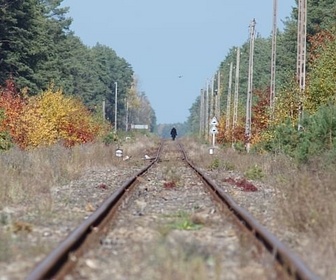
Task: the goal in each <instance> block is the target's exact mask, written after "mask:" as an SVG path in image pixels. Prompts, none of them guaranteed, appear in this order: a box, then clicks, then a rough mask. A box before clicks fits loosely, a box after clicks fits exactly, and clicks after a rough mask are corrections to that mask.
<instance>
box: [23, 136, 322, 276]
mask: <svg viewBox="0 0 336 280" xmlns="http://www.w3.org/2000/svg"><path fill="white" fill-rule="evenodd" d="M178 145H179V147H180V149H181V151H182V154H183V160H185V161H186V163H187V164H188V165H189V166H190V167H191V168H192V169H193V170H194V171H195V172H196V173H197V174H198V175H199V176H200V177H201V179H202V180H203V181H204V182H205V183H206V185H208V186H209V187H210V189H211V192H212V193H213V194H214V195H216V197H217V198H218V199H219V200H220V201H222V202H223V203H225V204H226V205H227V207H228V208H229V209H230V210H231V211H232V213H233V214H234V215H235V216H236V217H237V218H238V219H239V220H240V221H241V223H242V224H244V225H245V227H246V228H247V229H248V230H249V231H250V232H251V233H252V234H253V235H254V236H255V237H256V238H257V239H258V240H259V241H260V242H261V243H262V244H263V245H264V247H265V248H266V249H267V250H268V251H269V252H270V253H271V254H272V255H273V256H274V258H275V260H276V261H277V262H278V263H279V264H280V265H281V266H282V267H284V268H285V269H286V270H287V272H288V274H289V275H290V276H291V277H293V278H294V279H298V280H308V279H309V280H310V279H311V280H313V279H314V280H315V279H319V277H317V276H316V275H315V274H314V273H313V272H312V271H311V270H310V269H309V268H308V267H307V266H306V265H305V264H304V263H303V261H302V260H301V259H300V258H299V257H298V256H297V255H296V254H294V253H293V252H291V251H290V250H289V249H288V248H286V247H285V246H284V245H283V244H282V243H281V242H280V241H279V240H278V239H277V238H276V237H275V236H274V235H272V234H271V233H270V232H268V231H267V229H266V228H264V227H263V226H262V225H260V224H259V222H258V221H257V220H256V219H255V218H254V217H252V216H251V214H249V213H248V212H247V211H246V210H245V209H244V208H242V207H240V206H239V205H238V204H237V203H236V202H235V201H234V200H233V199H232V198H231V197H230V196H229V195H227V194H226V193H225V192H224V191H223V190H222V189H221V188H220V187H219V186H218V185H216V184H215V183H214V182H213V181H212V180H211V179H210V178H209V177H208V176H207V175H205V174H204V173H203V172H202V171H201V170H200V169H199V168H197V167H196V166H195V165H194V164H193V163H192V162H191V161H190V160H189V159H188V157H187V156H186V153H185V151H184V149H183V147H182V145H181V144H180V143H179V142H178ZM162 146H163V142H162V143H161V145H160V148H159V150H158V152H157V155H156V157H155V158H154V160H153V161H152V162H151V163H150V164H149V165H148V166H146V167H145V168H143V169H142V170H140V171H139V172H138V173H137V174H136V175H135V176H134V177H132V178H131V179H130V180H128V181H127V182H125V183H124V184H123V185H122V186H121V187H120V188H119V189H118V190H117V191H116V192H114V193H113V194H112V195H111V196H110V197H109V198H108V199H107V200H106V201H104V203H103V204H102V205H101V206H100V207H99V208H98V209H97V210H96V211H95V212H94V213H93V214H92V215H91V216H90V217H89V218H88V219H87V220H86V221H85V222H83V223H82V224H81V225H80V226H79V227H78V228H77V229H75V230H74V231H73V232H72V233H70V234H69V236H68V237H67V238H66V239H65V240H64V241H63V242H61V243H60V245H59V246H58V247H57V248H55V249H54V250H53V251H52V252H51V253H50V254H49V255H48V256H47V257H46V258H45V259H44V260H42V261H41V262H40V263H39V264H38V265H37V266H36V267H35V269H34V270H33V271H32V272H31V273H30V274H29V275H28V277H27V278H26V279H27V280H39V279H50V278H55V277H56V276H57V277H59V276H60V275H62V276H64V275H65V274H66V273H67V272H68V271H69V270H70V269H71V268H69V264H68V263H69V260H70V259H71V254H72V253H73V252H76V251H77V250H78V249H79V248H80V247H81V246H82V244H84V243H85V241H86V240H87V239H88V238H89V236H90V235H93V234H95V233H96V232H97V230H102V229H101V228H102V227H103V225H104V223H106V220H107V219H108V218H107V216H109V215H111V214H110V213H111V212H113V211H115V210H113V209H116V208H117V206H118V205H119V203H120V201H121V200H122V198H123V197H124V196H125V195H126V194H127V193H128V192H129V190H130V188H131V187H132V186H134V185H135V182H136V181H137V177H139V176H141V175H143V174H144V173H145V172H146V171H147V170H148V169H149V168H150V167H151V166H152V165H153V164H154V163H155V162H157V161H158V160H159V156H160V153H161V150H162Z"/></svg>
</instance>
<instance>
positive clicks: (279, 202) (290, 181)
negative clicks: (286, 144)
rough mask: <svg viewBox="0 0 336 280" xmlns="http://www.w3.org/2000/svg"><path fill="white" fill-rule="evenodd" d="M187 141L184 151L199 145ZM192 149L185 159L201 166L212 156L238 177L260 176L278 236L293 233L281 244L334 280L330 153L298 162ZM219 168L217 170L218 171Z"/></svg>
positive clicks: (335, 190) (335, 218) (335, 223)
mask: <svg viewBox="0 0 336 280" xmlns="http://www.w3.org/2000/svg"><path fill="white" fill-rule="evenodd" d="M186 143H188V144H186V146H187V147H188V149H189V148H192V149H194V148H195V147H196V146H197V145H198V144H197V143H195V142H193V141H192V140H191V139H189V140H188V141H186ZM197 151H198V152H192V153H191V154H189V156H190V158H191V159H192V160H193V161H194V162H195V163H198V164H201V163H202V165H203V166H204V167H206V168H209V166H210V167H211V166H212V164H211V163H212V162H213V161H214V158H216V159H217V161H219V162H217V164H216V165H217V166H220V167H221V168H222V169H225V170H226V171H229V169H227V168H226V166H228V165H229V166H230V170H231V171H234V172H236V173H240V174H241V175H244V174H245V175H246V174H248V173H249V171H251V170H253V169H256V170H258V172H261V174H262V176H260V178H259V180H260V181H261V183H263V184H264V185H268V186H271V187H272V188H274V189H275V192H274V194H275V200H274V202H273V201H272V204H271V205H272V207H273V209H272V212H273V210H275V211H274V213H275V215H276V217H274V218H277V219H278V221H277V223H278V230H277V232H276V234H277V235H280V236H279V237H280V238H282V237H283V236H281V234H283V233H284V232H285V233H290V235H293V236H294V238H293V239H292V240H290V239H291V238H286V240H287V241H289V243H290V244H289V245H290V246H292V247H294V249H295V250H297V251H299V252H300V253H301V254H302V255H303V257H304V259H306V260H307V261H309V262H310V265H311V266H312V268H313V270H314V271H319V272H320V274H321V275H323V276H325V277H326V279H334V278H335V277H336V269H335V268H334V263H335V262H336V234H335V233H336V203H335V201H336V183H335V182H336V173H335V170H336V164H335V163H333V161H330V155H323V156H320V157H316V158H315V159H311V160H310V161H309V163H308V164H297V163H296V162H295V161H294V160H292V159H291V158H289V157H287V156H285V155H269V154H255V153H250V154H247V153H245V152H238V151H234V150H232V149H216V150H215V154H214V155H209V153H208V146H207V145H203V146H202V147H201V148H198V150H197ZM228 162H229V164H228ZM209 169H210V168H209ZM222 169H220V168H219V169H218V171H219V173H220V171H221V170H222ZM256 203H257V202H256ZM255 207H257V205H256V206H255ZM265 210H266V209H265ZM266 212H267V211H266ZM265 218H266V219H267V218H269V217H265Z"/></svg>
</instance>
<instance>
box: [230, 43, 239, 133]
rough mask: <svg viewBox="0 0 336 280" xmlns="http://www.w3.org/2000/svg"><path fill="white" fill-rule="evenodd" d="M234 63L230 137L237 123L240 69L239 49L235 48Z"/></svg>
mask: <svg viewBox="0 0 336 280" xmlns="http://www.w3.org/2000/svg"><path fill="white" fill-rule="evenodd" d="M236 59H237V61H236V77H235V92H234V99H233V120H232V135H234V131H235V128H236V126H237V122H238V101H239V68H240V48H239V47H238V48H237V58H236Z"/></svg>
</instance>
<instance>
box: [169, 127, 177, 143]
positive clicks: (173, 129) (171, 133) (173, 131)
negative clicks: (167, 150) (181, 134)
mask: <svg viewBox="0 0 336 280" xmlns="http://www.w3.org/2000/svg"><path fill="white" fill-rule="evenodd" d="M170 135H171V137H172V139H173V141H174V140H175V138H176V135H177V131H176V128H175V127H173V128H172V130H171V131H170Z"/></svg>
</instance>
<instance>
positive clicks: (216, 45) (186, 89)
mask: <svg viewBox="0 0 336 280" xmlns="http://www.w3.org/2000/svg"><path fill="white" fill-rule="evenodd" d="M63 5H64V6H68V7H70V13H69V16H70V17H72V18H73V23H72V25H71V29H72V30H73V31H74V32H75V34H76V35H77V36H78V37H80V38H81V40H82V42H83V43H84V44H86V45H88V46H94V45H95V44H96V43H97V42H99V43H101V44H104V45H107V46H109V47H110V48H112V49H113V50H115V51H116V53H117V55H118V56H120V57H123V58H125V59H126V61H127V62H128V63H129V64H130V65H131V66H132V68H133V70H134V72H135V75H136V76H137V78H138V80H139V90H140V91H144V92H145V93H146V95H147V97H148V98H149V100H150V103H151V105H152V107H153V109H154V110H155V113H156V117H157V123H176V122H184V121H186V120H187V118H188V116H189V108H190V107H191V106H192V104H193V103H194V101H195V100H196V97H197V96H198V95H199V94H200V90H201V88H203V87H204V86H205V84H206V80H207V79H208V78H211V77H212V76H213V75H214V74H215V72H216V71H217V69H218V67H219V65H220V62H221V61H223V60H224V58H225V57H226V55H227V54H228V51H229V49H230V48H232V47H234V46H241V45H242V44H243V43H244V42H246V41H247V40H248V36H249V35H248V26H249V24H250V22H251V20H252V19H253V18H255V19H256V22H257V25H256V31H257V32H258V33H260V34H261V36H262V37H268V36H269V35H270V34H271V31H272V17H273V1H272V0H169V1H164V0H115V1H113V0H95V1H89V0H80V1H79V0H64V1H63ZM294 6H296V4H295V0H278V27H279V28H280V29H282V27H283V25H282V23H281V21H282V20H285V19H286V17H289V16H290V13H291V10H292V7H294ZM179 76H182V77H181V78H180V77H179Z"/></svg>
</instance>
